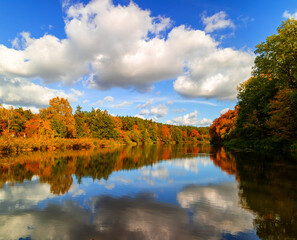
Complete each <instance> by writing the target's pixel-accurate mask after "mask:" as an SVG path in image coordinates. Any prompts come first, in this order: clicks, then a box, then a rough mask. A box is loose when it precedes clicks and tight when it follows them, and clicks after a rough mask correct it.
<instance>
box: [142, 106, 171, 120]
mask: <svg viewBox="0 0 297 240" xmlns="http://www.w3.org/2000/svg"><path fill="white" fill-rule="evenodd" d="M168 111H169V108H168V107H167V106H166V105H165V104H159V105H156V106H152V107H151V108H150V109H142V110H141V112H140V113H139V115H147V116H155V117H157V118H160V117H164V116H166V115H167V114H168Z"/></svg>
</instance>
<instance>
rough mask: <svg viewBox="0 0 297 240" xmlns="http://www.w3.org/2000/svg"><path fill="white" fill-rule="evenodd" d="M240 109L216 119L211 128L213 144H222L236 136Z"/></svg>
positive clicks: (236, 108)
mask: <svg viewBox="0 0 297 240" xmlns="http://www.w3.org/2000/svg"><path fill="white" fill-rule="evenodd" d="M238 111H239V107H235V109H234V110H229V111H228V112H226V113H224V114H222V115H221V116H220V117H219V118H217V119H215V120H214V121H213V123H212V125H211V126H210V128H209V134H210V137H211V138H212V142H219V143H220V142H222V141H224V140H226V139H227V138H229V139H230V138H231V137H232V135H233V134H235V126H236V121H237V116H238Z"/></svg>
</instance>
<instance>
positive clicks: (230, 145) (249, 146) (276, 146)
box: [221, 138, 297, 153]
mask: <svg viewBox="0 0 297 240" xmlns="http://www.w3.org/2000/svg"><path fill="white" fill-rule="evenodd" d="M221 145H223V146H224V147H225V148H227V149H230V150H235V151H255V152H276V151H278V152H279V151H290V152H292V153H297V142H279V141H278V142H277V141H274V140H272V139H271V138H266V139H261V140H244V139H239V138H235V139H231V140H228V141H224V142H223V143H221Z"/></svg>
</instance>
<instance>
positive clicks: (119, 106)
mask: <svg viewBox="0 0 297 240" xmlns="http://www.w3.org/2000/svg"><path fill="white" fill-rule="evenodd" d="M131 104H132V102H128V101H124V102H122V103H120V104H117V105H114V106H113V107H114V108H122V107H125V106H129V105H131Z"/></svg>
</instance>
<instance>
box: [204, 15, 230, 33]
mask: <svg viewBox="0 0 297 240" xmlns="http://www.w3.org/2000/svg"><path fill="white" fill-rule="evenodd" d="M202 22H203V24H204V25H205V29H204V31H205V32H207V33H211V32H214V31H216V30H219V29H225V28H235V25H234V23H233V22H232V21H231V20H230V19H228V18H227V14H226V12H224V11H220V12H218V13H216V14H214V15H212V16H210V17H206V16H202Z"/></svg>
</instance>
